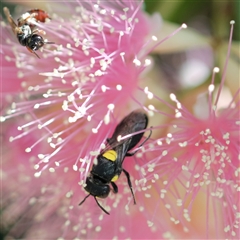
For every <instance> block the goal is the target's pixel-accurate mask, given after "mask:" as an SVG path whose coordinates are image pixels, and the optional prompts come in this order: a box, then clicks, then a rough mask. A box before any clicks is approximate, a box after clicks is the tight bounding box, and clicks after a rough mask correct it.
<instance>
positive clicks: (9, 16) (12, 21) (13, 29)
mask: <svg viewBox="0 0 240 240" xmlns="http://www.w3.org/2000/svg"><path fill="white" fill-rule="evenodd" d="M3 11H4V14H5V16H6V18H7V20H8V22H9V24H10V25H11V27H12V31H13V32H14V34H17V33H18V31H19V28H18V26H17V24H16V23H15V22H14V20H13V18H12V16H11V14H10V12H9V9H8V8H7V7H4V8H3Z"/></svg>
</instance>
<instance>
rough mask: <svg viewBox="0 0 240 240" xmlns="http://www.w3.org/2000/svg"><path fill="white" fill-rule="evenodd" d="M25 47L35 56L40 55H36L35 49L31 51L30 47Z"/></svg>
mask: <svg viewBox="0 0 240 240" xmlns="http://www.w3.org/2000/svg"><path fill="white" fill-rule="evenodd" d="M26 48H27V50H28V51H29V52H30V53H33V54H35V56H36V57H38V58H40V57H39V56H38V55H37V53H36V52H35V51H33V50H32V49H31V48H30V47H26Z"/></svg>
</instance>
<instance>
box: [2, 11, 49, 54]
mask: <svg viewBox="0 0 240 240" xmlns="http://www.w3.org/2000/svg"><path fill="white" fill-rule="evenodd" d="M3 11H4V14H5V16H6V17H7V20H8V22H9V24H10V26H11V28H12V31H13V33H14V34H15V35H16V37H17V39H18V41H19V43H20V44H21V45H22V46H25V47H26V48H27V49H28V50H29V51H30V52H31V53H33V54H35V55H36V56H37V57H38V58H40V57H39V56H38V55H37V53H36V51H37V50H38V49H39V48H41V47H42V46H43V45H44V44H53V43H54V42H46V41H45V40H44V39H43V37H42V36H41V35H39V33H40V34H43V35H44V34H45V32H44V31H43V30H39V29H36V28H35V27H36V23H37V22H45V21H46V19H50V17H49V15H48V14H47V13H46V12H44V11H43V10H41V9H33V10H30V11H28V12H26V13H24V14H22V16H21V17H20V18H18V20H17V24H16V23H15V21H14V20H13V18H12V16H11V14H10V12H9V9H8V8H7V7H4V8H3Z"/></svg>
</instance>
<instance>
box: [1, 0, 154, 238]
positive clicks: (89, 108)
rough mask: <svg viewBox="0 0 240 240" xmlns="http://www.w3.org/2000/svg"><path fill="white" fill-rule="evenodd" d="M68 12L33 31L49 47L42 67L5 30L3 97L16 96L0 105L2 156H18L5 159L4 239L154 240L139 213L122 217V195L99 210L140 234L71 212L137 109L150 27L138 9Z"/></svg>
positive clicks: (89, 6)
mask: <svg viewBox="0 0 240 240" xmlns="http://www.w3.org/2000/svg"><path fill="white" fill-rule="evenodd" d="M66 12H67V15H66V16H67V17H66V16H63V15H62V14H61V16H60V14H59V15H58V14H57V13H51V11H49V15H50V16H51V18H52V20H51V21H50V22H47V23H41V24H40V23H36V25H37V27H38V28H40V29H43V30H44V31H45V32H46V36H44V37H45V39H48V41H52V42H55V43H56V45H50V44H49V45H45V46H44V48H43V52H39V53H38V55H39V56H40V58H41V59H38V58H36V56H35V55H33V54H31V53H29V52H28V51H27V50H26V49H24V47H23V46H21V45H19V44H18V43H16V40H15V39H14V37H15V36H13V34H12V32H11V30H10V28H9V26H7V25H6V24H4V23H2V28H3V31H4V32H5V33H6V35H4V36H5V37H4V40H3V45H2V51H3V54H4V59H3V66H4V68H3V71H4V73H3V74H4V76H5V79H4V81H5V82H7V83H8V84H10V85H14V86H16V88H14V89H13V88H11V87H10V88H11V89H12V90H13V91H14V92H15V93H17V92H19V91H20V89H23V90H21V92H20V94H15V95H14V96H9V95H7V94H6V95H5V96H6V98H5V99H6V101H9V102H11V107H10V108H9V109H8V110H7V111H6V113H4V114H2V116H1V119H0V120H1V122H2V124H4V126H5V129H6V130H5V132H6V134H5V136H4V137H5V142H6V141H7V139H9V140H10V144H7V146H6V148H10V147H13V148H14V149H15V151H13V152H8V153H7V152H6V155H5V158H4V159H5V161H4V166H3V173H4V174H3V180H5V181H6V182H8V184H7V185H6V186H5V187H4V192H5V193H6V194H5V195H6V198H5V199H4V203H5V204H6V208H5V210H6V211H4V213H3V216H4V219H5V220H6V221H5V223H4V226H3V229H5V230H6V232H8V235H9V236H12V237H15V238H19V237H26V238H33V236H34V238H36V237H39V238H55V239H56V238H58V237H63V238H70V239H73V238H85V237H87V238H96V236H98V234H99V232H100V233H101V232H102V234H101V236H102V237H103V238H113V237H114V236H122V237H123V238H127V237H130V236H134V235H135V237H136V238H137V237H141V236H144V235H145V236H146V237H147V236H153V237H154V236H155V237H156V236H158V235H156V233H155V232H154V231H153V230H152V229H151V228H148V227H147V228H146V221H145V219H144V218H142V215H143V213H142V211H136V210H129V208H126V209H125V208H124V206H125V204H126V202H124V201H122V200H123V199H126V196H128V195H129V188H127V186H124V187H122V189H121V187H120V190H119V191H122V190H123V189H125V191H122V192H123V195H121V194H118V195H117V196H109V198H108V199H107V200H106V201H105V202H104V206H106V208H107V210H108V211H110V210H111V209H118V208H119V209H125V210H124V211H123V212H121V216H127V215H129V214H130V211H133V214H134V216H136V218H138V219H139V221H138V226H136V228H139V227H140V226H142V231H139V229H138V231H137V230H136V229H135V227H132V224H131V220H129V224H126V222H125V218H121V221H119V225H118V228H113V227H112V228H111V229H108V231H106V230H105V229H104V228H103V227H102V226H109V225H111V224H112V222H113V221H114V219H118V218H119V215H118V213H119V211H116V212H114V211H113V213H112V216H111V218H106V216H105V215H104V213H102V212H101V210H100V209H99V208H98V207H97V206H96V205H95V202H91V201H90V200H89V201H87V202H86V203H84V206H81V207H79V206H78V203H79V202H80V201H81V200H82V199H83V198H84V196H85V192H84V191H82V190H81V188H82V186H83V185H84V183H85V178H86V176H87V173H88V172H89V170H90V166H91V163H92V162H93V159H94V158H96V156H97V155H98V154H99V153H100V151H101V150H102V148H103V147H104V144H101V143H104V141H105V139H106V138H107V137H109V136H110V134H111V133H112V130H113V129H114V127H115V126H116V124H117V122H118V120H119V118H118V117H117V116H118V115H120V113H121V111H122V112H124V114H125V113H126V109H132V108H133V107H134V105H136V103H139V102H141V101H143V99H138V100H136V97H135V95H137V94H138V92H137V90H138V84H139V80H140V74H141V73H142V72H143V70H144V69H145V68H146V67H147V66H148V65H149V64H150V60H148V59H146V55H147V53H148V51H149V50H148V47H147V46H148V44H149V42H150V40H149V39H150V38H149V37H150V35H149V34H150V30H151V29H150V21H149V19H148V18H147V16H146V15H145V14H143V12H142V11H141V2H138V1H114V2H106V1H103V2H99V1H94V0H93V1H88V2H83V3H80V2H79V3H76V4H74V3H71V5H67V4H66ZM69 16H70V17H69ZM155 20H156V19H155ZM154 40H156V39H154ZM149 49H150V47H149ZM15 68H16V69H17V71H12V69H14V70H15ZM5 92H7V90H6V91H5ZM115 105H119V106H121V109H116V108H115ZM115 109H116V111H115ZM113 111H114V114H113ZM121 115H123V113H122V114H121ZM11 121H13V122H11ZM18 141H21V143H22V144H18ZM23 150H24V151H25V152H23ZM26 153H28V154H29V155H28V156H29V157H27V158H26V155H25V154H26ZM9 159H11V161H10V160H9ZM15 165H16V166H17V167H16V168H14V169H13V168H12V166H15ZM12 176H14V177H12ZM119 182H121V179H120V180H119ZM79 185H80V186H79ZM29 189H31V191H29ZM126 189H127V190H126ZM10 192H11V193H12V194H10V195H8V193H10ZM130 196H131V195H130ZM8 203H9V204H8ZM93 204H94V205H93ZM4 206H5V205H4ZM93 206H94V207H93ZM16 208H18V210H17V211H16ZM76 208H77V209H80V211H76ZM99 212H101V214H100V215H99ZM18 217H19V220H18ZM29 219H31V220H29ZM22 223H24V226H26V228H22V225H21V224H22ZM9 226H13V227H12V228H9ZM59 226H61V227H60V229H59ZM49 228H51V231H49ZM59 231H60V232H59Z"/></svg>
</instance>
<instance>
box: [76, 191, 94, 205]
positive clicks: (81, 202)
mask: <svg viewBox="0 0 240 240" xmlns="http://www.w3.org/2000/svg"><path fill="white" fill-rule="evenodd" d="M90 195H91V194H90V193H89V194H88V195H87V196H86V197H85V198H84V199H83V200H82V201H81V202H80V203H79V204H78V206H80V205H82V204H83V203H84V202H85V200H86V199H87V198H88V197H89V196H90Z"/></svg>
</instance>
